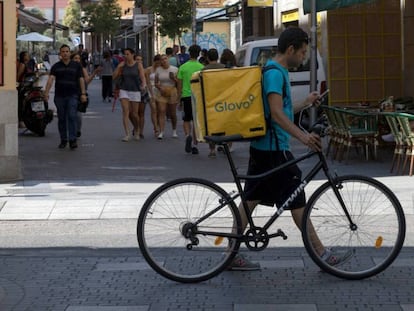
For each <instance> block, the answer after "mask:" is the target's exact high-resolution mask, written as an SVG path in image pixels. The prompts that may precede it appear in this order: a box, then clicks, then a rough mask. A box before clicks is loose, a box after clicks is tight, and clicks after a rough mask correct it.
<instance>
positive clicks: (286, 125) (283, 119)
mask: <svg viewBox="0 0 414 311" xmlns="http://www.w3.org/2000/svg"><path fill="white" fill-rule="evenodd" d="M267 98H268V101H269V106H270V115H271V117H272V120H273V121H275V122H276V123H277V124H278V125H279V126H280V127H281V128H282V129H284V130H285V131H286V132H288V133H289V134H290V135H292V136H293V137H295V138H297V139H298V140H299V141H301V142H302V143H303V144H304V145H306V146H308V147H310V148H311V149H312V150H315V151H320V150H321V139H320V137H319V136H318V135H316V134H312V133H305V132H303V131H302V130H301V129H300V128H298V127H297V126H296V125H295V123H293V122H292V121H291V120H290V119H289V118H288V117H287V116H286V114H285V113H284V111H283V98H282V96H281V95H279V94H277V93H270V94H269V95H268V97H267Z"/></svg>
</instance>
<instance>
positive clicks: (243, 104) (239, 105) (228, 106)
mask: <svg viewBox="0 0 414 311" xmlns="http://www.w3.org/2000/svg"><path fill="white" fill-rule="evenodd" d="M255 99H256V97H255V96H254V95H252V94H250V96H249V98H248V99H247V100H244V101H240V102H231V103H228V102H225V101H224V102H218V103H216V104H215V105H214V109H215V110H216V111H217V112H225V111H235V110H243V109H249V108H250V106H251V105H253V102H254V100H255Z"/></svg>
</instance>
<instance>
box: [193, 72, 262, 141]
mask: <svg viewBox="0 0 414 311" xmlns="http://www.w3.org/2000/svg"><path fill="white" fill-rule="evenodd" d="M191 91H192V108H193V122H194V128H195V130H196V137H197V140H198V141H204V136H231V135H240V136H241V137H242V139H251V138H254V137H259V136H263V135H265V133H266V121H265V116H264V110H263V101H262V70H261V68H260V67H259V66H251V67H240V68H231V69H225V68H223V69H210V70H204V71H199V72H196V73H194V74H193V76H192V79H191Z"/></svg>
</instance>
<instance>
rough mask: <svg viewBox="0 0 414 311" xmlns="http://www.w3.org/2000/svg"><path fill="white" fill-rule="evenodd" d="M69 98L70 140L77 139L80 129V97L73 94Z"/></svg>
mask: <svg viewBox="0 0 414 311" xmlns="http://www.w3.org/2000/svg"><path fill="white" fill-rule="evenodd" d="M66 100H67V109H68V110H67V115H68V130H69V141H76V132H77V130H78V97H77V96H71V97H68V98H66Z"/></svg>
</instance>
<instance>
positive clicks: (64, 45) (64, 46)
mask: <svg viewBox="0 0 414 311" xmlns="http://www.w3.org/2000/svg"><path fill="white" fill-rule="evenodd" d="M64 48H68V49H69V51H70V47H69V45H67V44H62V45H61V46H60V48H59V51H60V50H62V49H64Z"/></svg>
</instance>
